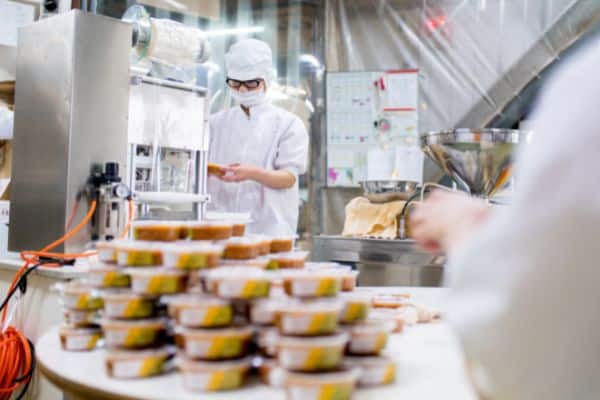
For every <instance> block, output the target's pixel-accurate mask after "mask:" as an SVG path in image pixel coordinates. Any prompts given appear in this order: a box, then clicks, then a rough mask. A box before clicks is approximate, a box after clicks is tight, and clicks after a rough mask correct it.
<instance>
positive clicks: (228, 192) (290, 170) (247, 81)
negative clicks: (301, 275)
mask: <svg viewBox="0 0 600 400" xmlns="http://www.w3.org/2000/svg"><path fill="white" fill-rule="evenodd" d="M225 67H226V73H227V84H228V86H229V90H230V92H231V96H232V97H233V99H234V100H235V102H236V106H234V107H232V108H230V109H227V110H225V111H221V112H219V113H217V114H214V115H212V116H211V118H210V129H211V131H210V133H211V141H210V149H209V162H211V163H215V164H218V165H221V166H223V167H224V169H223V172H226V175H225V176H223V177H220V178H218V177H215V176H211V177H210V178H209V187H208V188H209V193H210V194H211V196H212V204H211V206H210V208H209V209H213V210H218V211H222V212H236V213H239V212H242V213H247V212H248V213H250V214H251V218H252V221H253V222H252V223H251V224H250V225H249V226H248V231H249V232H250V233H264V234H269V235H294V234H295V233H296V229H297V225H298V207H299V196H298V176H299V175H301V174H303V173H305V172H306V164H307V159H308V134H307V132H306V128H305V127H304V124H303V123H302V121H301V120H300V119H299V118H298V117H297V116H295V115H293V114H292V113H290V112H287V111H285V110H283V109H281V108H279V107H276V106H274V105H272V104H270V103H269V102H268V101H267V98H266V96H267V93H266V92H267V91H268V89H269V79H270V78H271V77H272V75H273V73H272V71H273V64H272V54H271V49H270V48H269V46H268V45H267V44H266V43H264V42H262V41H260V40H256V39H244V40H241V41H238V42H237V43H235V44H234V45H232V46H231V48H230V49H229V52H228V53H227V54H226V55H225Z"/></svg>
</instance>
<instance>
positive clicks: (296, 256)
mask: <svg viewBox="0 0 600 400" xmlns="http://www.w3.org/2000/svg"><path fill="white" fill-rule="evenodd" d="M307 257H308V252H307V251H291V252H288V253H275V254H272V255H271V256H270V257H269V259H270V262H269V265H268V267H267V269H294V268H304V264H305V263H306V258H307Z"/></svg>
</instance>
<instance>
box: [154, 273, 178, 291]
mask: <svg viewBox="0 0 600 400" xmlns="http://www.w3.org/2000/svg"><path fill="white" fill-rule="evenodd" d="M179 282H180V279H179V277H177V276H160V275H159V276H153V277H152V278H150V281H149V282H148V288H147V290H148V293H152V294H169V293H177V292H178V291H179V290H180V287H179V286H180V285H179Z"/></svg>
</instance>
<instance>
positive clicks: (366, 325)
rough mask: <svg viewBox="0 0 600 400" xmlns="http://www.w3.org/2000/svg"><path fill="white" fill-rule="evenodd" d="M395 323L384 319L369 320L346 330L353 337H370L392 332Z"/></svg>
mask: <svg viewBox="0 0 600 400" xmlns="http://www.w3.org/2000/svg"><path fill="white" fill-rule="evenodd" d="M394 326H395V321H392V320H389V321H388V320H385V319H379V318H378V319H369V320H367V321H364V322H361V323H358V324H356V325H352V326H350V327H349V328H348V330H349V331H350V332H351V333H352V334H353V335H370V334H377V333H380V332H386V333H390V332H392V331H393V330H394Z"/></svg>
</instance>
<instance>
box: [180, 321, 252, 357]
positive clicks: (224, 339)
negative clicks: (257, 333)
mask: <svg viewBox="0 0 600 400" xmlns="http://www.w3.org/2000/svg"><path fill="white" fill-rule="evenodd" d="M252 333H253V332H252V329H251V328H250V327H231V328H222V329H218V328H213V329H189V328H183V327H178V328H177V329H176V334H175V341H176V343H177V345H178V347H179V348H180V349H182V351H183V354H184V355H185V356H186V357H187V358H190V359H194V360H209V361H216V360H228V359H233V358H239V357H243V356H245V355H246V354H248V350H249V346H250V341H251V339H252Z"/></svg>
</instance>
